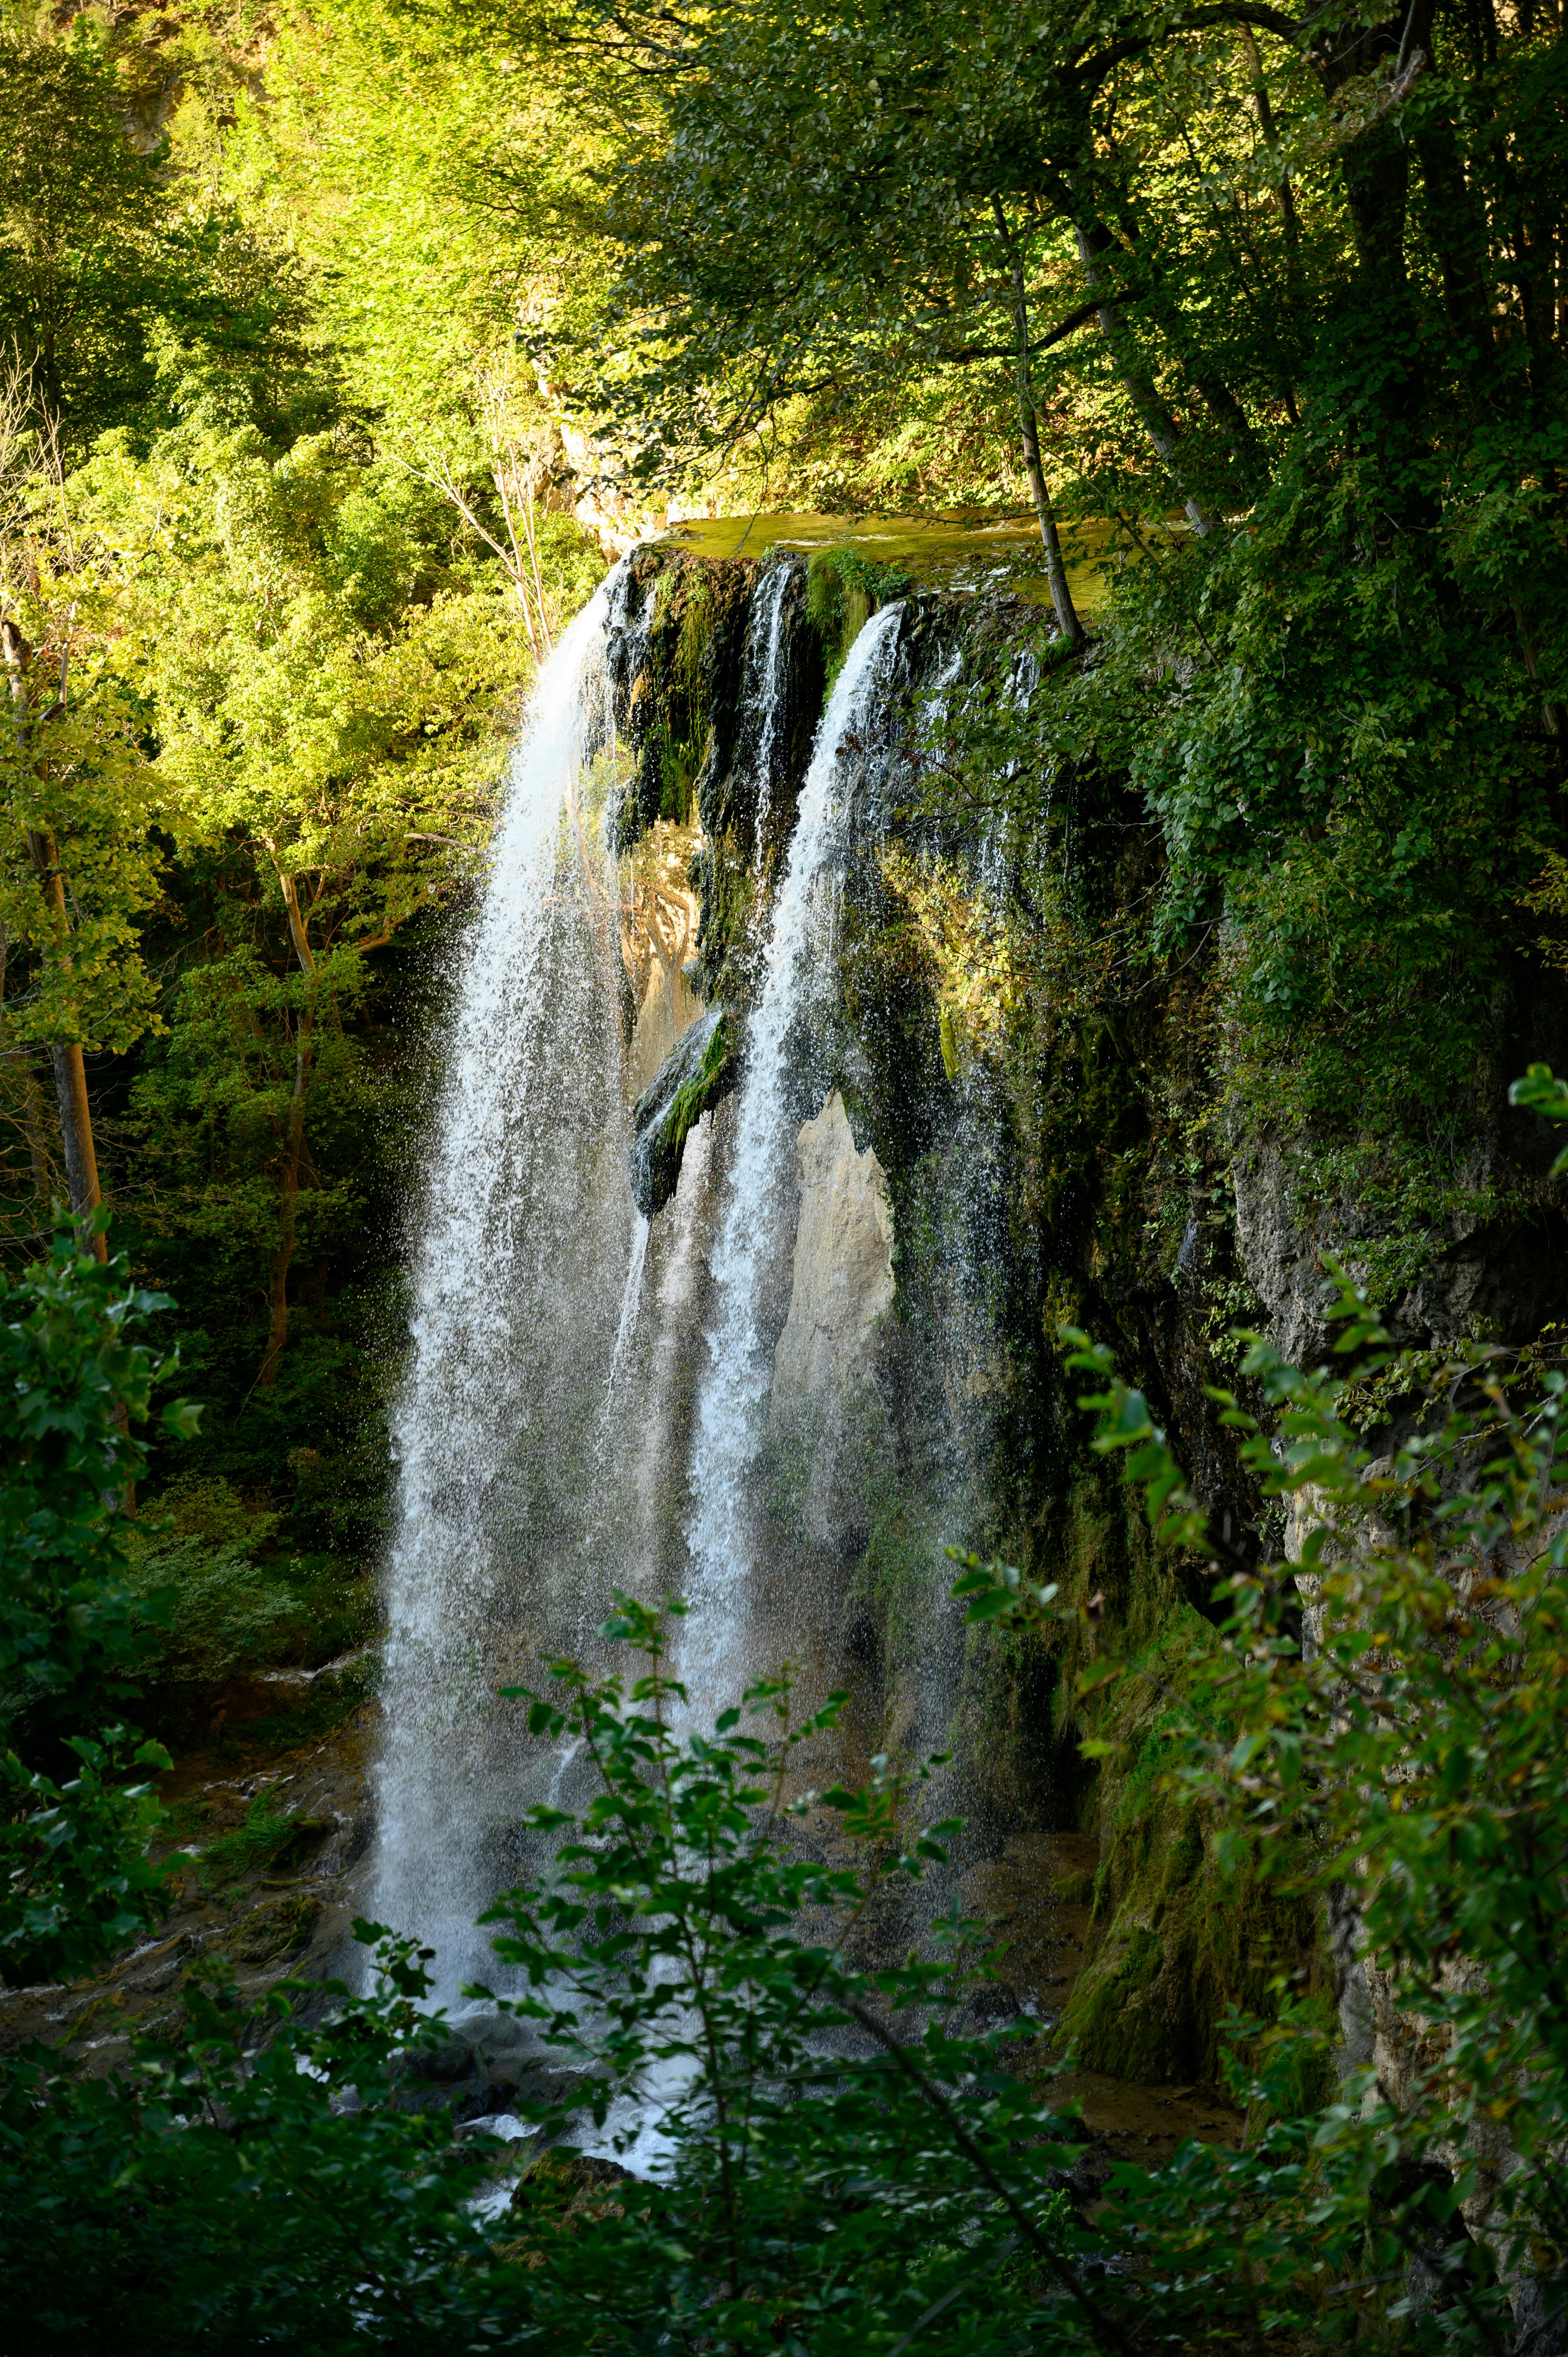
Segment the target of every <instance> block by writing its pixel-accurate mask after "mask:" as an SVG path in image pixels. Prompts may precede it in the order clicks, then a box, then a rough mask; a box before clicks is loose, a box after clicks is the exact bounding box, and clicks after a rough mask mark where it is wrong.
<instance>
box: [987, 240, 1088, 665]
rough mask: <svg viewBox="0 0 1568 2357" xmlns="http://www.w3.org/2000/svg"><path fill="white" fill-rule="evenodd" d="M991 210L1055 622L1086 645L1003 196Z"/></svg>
mask: <svg viewBox="0 0 1568 2357" xmlns="http://www.w3.org/2000/svg"><path fill="white" fill-rule="evenodd" d="M991 210H992V211H993V213H994V215H995V217H996V231H997V235H998V236H999V237H1000V238H1001V240H1002V250H1003V253H1004V254H1005V256H1006V258H1007V269H1008V274H1009V276H1010V277H1011V279H1012V282H1013V332H1014V345H1015V351H1016V354H1017V380H1018V432H1019V436H1020V438H1021V439H1022V442H1023V445H1024V471H1025V473H1026V475H1027V476H1028V478H1029V489H1030V490H1031V491H1032V492H1033V493H1034V499H1035V513H1036V515H1037V516H1038V518H1039V520H1040V540H1041V543H1042V544H1043V545H1044V548H1045V552H1046V578H1047V581H1048V582H1049V583H1050V585H1051V603H1052V605H1053V606H1054V607H1055V608H1056V612H1057V623H1058V628H1059V629H1060V630H1061V634H1062V636H1063V638H1064V639H1066V640H1067V642H1068V644H1069V646H1070V647H1073V648H1078V647H1081V646H1082V644H1083V624H1082V623H1081V622H1080V621H1079V615H1078V608H1077V607H1076V606H1075V605H1074V604H1073V601H1072V591H1071V589H1070V588H1069V587H1068V577H1067V566H1066V565H1065V563H1064V562H1063V560H1062V544H1061V536H1060V534H1059V533H1058V531H1057V520H1056V514H1055V511H1053V509H1052V507H1051V500H1050V493H1049V492H1048V491H1047V488H1046V470H1045V468H1044V467H1043V466H1042V465H1041V463H1040V418H1039V412H1038V410H1036V407H1035V393H1034V387H1033V386H1032V384H1031V383H1030V382H1029V306H1028V301H1027V298H1026V295H1025V291H1024V264H1023V258H1022V256H1021V255H1020V253H1019V252H1018V249H1017V246H1016V244H1015V242H1014V239H1013V237H1012V234H1011V232H1010V231H1009V230H1008V227H1007V216H1006V214H1005V212H1004V210H1003V208H1002V199H1001V198H1000V197H993V198H992V199H991Z"/></svg>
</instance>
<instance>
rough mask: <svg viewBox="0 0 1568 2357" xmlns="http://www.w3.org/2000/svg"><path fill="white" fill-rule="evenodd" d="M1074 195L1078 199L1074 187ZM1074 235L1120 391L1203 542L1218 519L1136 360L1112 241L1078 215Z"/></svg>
mask: <svg viewBox="0 0 1568 2357" xmlns="http://www.w3.org/2000/svg"><path fill="white" fill-rule="evenodd" d="M1074 194H1075V196H1077V195H1078V190H1077V189H1076V188H1075V189H1074ZM1073 235H1074V237H1075V238H1076V240H1077V242H1078V258H1079V263H1080V264H1081V265H1082V268H1083V274H1084V278H1085V280H1086V282H1087V284H1088V286H1089V291H1090V294H1091V295H1092V296H1094V297H1095V316H1096V317H1097V318H1098V319H1099V322H1100V332H1101V335H1102V336H1103V337H1104V339H1105V341H1106V345H1107V347H1108V349H1109V350H1110V352H1111V356H1112V360H1113V361H1114V362H1115V364H1116V373H1117V375H1118V377H1119V378H1120V379H1121V382H1122V392H1123V393H1125V394H1126V396H1127V398H1128V400H1129V401H1130V402H1131V403H1132V404H1133V411H1134V413H1135V414H1136V416H1137V419H1138V422H1139V424H1140V425H1142V426H1143V429H1144V433H1145V434H1146V435H1147V436H1148V437H1149V440H1150V441H1151V442H1152V443H1153V445H1154V447H1155V451H1156V452H1157V454H1158V456H1159V457H1160V459H1161V461H1162V463H1163V464H1164V465H1165V467H1166V468H1168V470H1169V473H1170V476H1171V479H1172V481H1173V482H1174V483H1175V485H1176V491H1177V493H1178V495H1179V497H1180V500H1181V503H1182V506H1183V507H1184V508H1185V509H1186V511H1187V522H1189V523H1190V524H1191V526H1192V528H1193V530H1194V532H1195V533H1197V535H1198V537H1199V538H1200V539H1204V538H1207V536H1208V533H1211V532H1212V531H1213V530H1214V528H1215V523H1216V522H1217V519H1216V518H1215V516H1214V515H1213V514H1212V513H1211V512H1210V511H1209V510H1208V508H1207V507H1206V506H1205V504H1204V502H1203V500H1201V499H1200V498H1199V497H1198V495H1197V490H1195V489H1194V488H1193V487H1192V486H1191V485H1190V484H1189V483H1188V482H1187V480H1186V476H1187V463H1186V457H1185V454H1184V453H1183V451H1182V448H1181V429H1180V427H1179V426H1178V425H1177V424H1176V419H1175V418H1174V417H1173V416H1172V415H1171V413H1170V411H1169V410H1168V409H1167V408H1166V406H1165V403H1164V402H1163V401H1162V400H1161V399H1160V396H1159V394H1158V393H1157V392H1156V391H1155V385H1154V381H1153V379H1152V378H1151V377H1150V376H1149V373H1148V371H1147V370H1146V369H1145V368H1144V365H1143V363H1142V361H1140V359H1139V358H1138V354H1137V350H1136V348H1135V346H1134V344H1133V336H1132V331H1131V330H1130V328H1128V325H1127V322H1126V320H1125V319H1124V318H1123V317H1122V308H1121V306H1120V304H1119V303H1118V302H1117V301H1116V299H1115V296H1114V292H1113V289H1112V280H1111V274H1110V272H1109V271H1108V270H1107V269H1106V267H1105V262H1104V253H1103V248H1104V246H1105V245H1108V244H1111V243H1112V242H1114V241H1113V240H1112V237H1111V234H1110V231H1106V230H1103V229H1102V230H1101V237H1100V239H1099V240H1098V241H1097V239H1096V238H1095V236H1094V235H1093V234H1092V233H1091V231H1090V230H1088V229H1086V228H1085V227H1084V225H1083V221H1082V220H1081V219H1079V218H1078V217H1077V216H1075V218H1074V221H1073Z"/></svg>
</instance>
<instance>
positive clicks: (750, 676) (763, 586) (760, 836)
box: [744, 559, 795, 876]
mask: <svg viewBox="0 0 1568 2357" xmlns="http://www.w3.org/2000/svg"><path fill="white" fill-rule="evenodd" d="M794 570H795V568H794V565H792V564H791V563H790V562H789V560H788V559H786V560H785V561H784V563H782V564H781V565H776V566H775V568H774V570H773V571H772V572H771V573H769V574H765V575H764V576H763V578H762V582H761V583H760V585H759V587H760V590H761V594H760V596H759V597H757V598H756V599H754V601H753V604H752V610H751V614H750V616H749V618H748V627H747V631H746V684H745V689H744V694H745V699H746V705H747V708H748V709H749V710H751V711H755V712H756V713H757V716H758V729H757V757H756V762H757V826H756V835H755V840H756V845H757V850H756V855H755V857H754V859H753V863H752V864H753V866H754V867H755V868H756V871H757V875H758V876H760V875H761V873H762V863H763V856H764V846H765V844H766V841H767V835H768V813H769V811H770V810H771V808H772V806H773V762H774V746H775V740H776V738H777V737H778V734H779V705H780V703H781V702H782V700H783V692H784V599H785V597H786V596H787V594H788V592H789V582H790V579H791V576H793V574H794Z"/></svg>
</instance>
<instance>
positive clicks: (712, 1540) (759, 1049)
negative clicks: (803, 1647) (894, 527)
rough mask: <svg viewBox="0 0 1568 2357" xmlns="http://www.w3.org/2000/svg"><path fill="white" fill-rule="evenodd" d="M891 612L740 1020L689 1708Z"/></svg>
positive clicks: (702, 1656)
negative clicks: (848, 771)
mask: <svg viewBox="0 0 1568 2357" xmlns="http://www.w3.org/2000/svg"><path fill="white" fill-rule="evenodd" d="M902 615H903V608H902V607H900V606H889V607H885V608H883V609H882V610H881V612H879V613H877V614H875V615H874V616H873V617H872V619H870V620H869V621H868V622H867V623H866V624H865V628H864V629H863V630H861V632H860V634H859V636H858V637H857V638H856V640H855V641H854V646H853V647H852V648H851V650H850V651H849V654H848V656H847V658H846V659H845V662H844V665H843V670H842V671H841V673H839V676H838V679H837V681H836V682H835V683H834V686H833V691H832V695H831V696H830V698H829V700H828V708H827V710H826V712H825V713H824V714H823V716H822V723H821V726H819V728H818V731H817V737H816V743H815V745H814V747H813V748H812V753H811V766H810V768H809V770H807V773H806V779H805V782H804V784H803V785H802V787H801V789H800V804H799V809H798V813H797V816H796V822H795V832H794V836H793V839H792V841H791V843H790V845H789V863H788V866H787V867H786V870H785V874H784V878H783V882H782V883H781V884H780V886H779V894H778V899H777V900H776V901H775V904H774V909H773V920H772V930H771V934H770V938H769V940H768V952H767V960H766V965H765V969H764V979H763V985H762V989H761V992H760V995H759V996H758V999H757V1005H756V1006H755V1008H754V1009H753V1012H752V1015H751V1017H750V1020H749V1023H748V1026H747V1052H746V1078H745V1081H744V1082H743V1084H742V1089H741V1098H740V1109H739V1116H738V1119H737V1122H736V1135H735V1143H734V1147H733V1152H732V1156H731V1161H730V1181H729V1192H728V1198H727V1200H726V1202H725V1210H724V1215H723V1221H722V1224H721V1227H720V1232H719V1235H718V1240H717V1243H716V1244H715V1246H714V1254H713V1259H712V1273H713V1278H714V1287H715V1292H716V1297H717V1300H716V1308H717V1316H716V1318H715V1320H714V1325H713V1327H712V1329H711V1330H710V1332H709V1335H708V1338H707V1340H708V1351H709V1363H708V1368H707V1374H706V1380H705V1382H704V1383H703V1390H702V1394H701V1399H700V1403H699V1406H698V1411H697V1430H696V1437H695V1449H694V1455H693V1464H692V1470H691V1489H692V1500H693V1504H692V1512H691V1518H690V1522H689V1524H688V1529H687V1539H688V1544H689V1546H690V1550H691V1577H690V1581H689V1585H688V1589H687V1596H688V1601H689V1602H690V1604H691V1606H692V1608H693V1609H692V1617H691V1619H690V1620H689V1621H688V1622H687V1624H686V1627H685V1629H684V1631H683V1632H682V1674H683V1675H684V1677H685V1678H686V1681H687V1684H688V1686H689V1688H690V1689H691V1692H692V1697H693V1709H694V1711H695V1714H696V1716H697V1717H698V1718H699V1720H700V1719H701V1718H702V1717H703V1716H704V1715H705V1714H706V1713H707V1712H709V1711H710V1710H711V1709H712V1708H713V1707H714V1706H723V1705H725V1704H727V1703H728V1702H730V1701H732V1700H735V1699H737V1698H738V1693H739V1689H740V1686H741V1685H742V1684H744V1683H745V1680H746V1671H747V1669H748V1667H749V1666H751V1665H749V1664H747V1663H746V1661H745V1652H746V1643H745V1618H746V1608H745V1599H744V1596H743V1594H742V1592H741V1591H742V1588H743V1586H744V1581H745V1577H746V1572H747V1570H748V1569H749V1567H750V1565H749V1559H748V1544H747V1535H746V1534H747V1524H748V1515H747V1512H746V1494H745V1493H746V1477H747V1474H748V1472H749V1470H750V1469H751V1465H752V1462H753V1458H754V1456H755V1453H756V1448H757V1437H758V1423H759V1412H760V1408H761V1404H762V1401H763V1398H764V1396H765V1394H767V1392H768V1387H769V1383H770V1381H771V1373H772V1369H771V1361H770V1356H769V1353H768V1347H767V1339H766V1337H765V1335H764V1333H763V1332H762V1331H761V1330H760V1324H759V1318H758V1289H759V1283H760V1279H761V1276H762V1274H763V1266H764V1259H765V1255H766V1254H767V1253H768V1250H769V1248H770V1247H771V1246H772V1245H773V1243H775V1241H776V1239H777V1235H778V1232H779V1222H780V1215H781V1211H782V1202H781V1198H782V1197H783V1196H784V1195H785V1193H786V1191H787V1188H788V1181H789V1168H788V1157H789V1150H790V1148H791V1146H792V1145H793V1140H794V1131H793V1126H792V1125H791V1122H790V1119H789V1104H788V1101H787V1088H786V1084H787V1080H788V1072H789V1049H790V1045H791V1035H792V1034H793V1033H794V1031H795V1029H796V1027H797V1023H798V1021H799V1018H800V1015H801V1013H802V1009H803V1006H804V1005H805V1003H806V1001H807V998H808V996H809V993H810V987H811V980H812V973H811V968H812V964H813V961H812V959H811V955H810V952H811V947H812V945H813V941H814V937H815V934H816V931H817V927H818V921H819V910H818V907H817V901H818V898H819V889H818V888H819V886H820V884H821V882H822V879H823V872H824V869H825V868H826V867H827V866H829V865H830V863H831V862H832V858H833V856H834V854H835V853H836V852H837V851H838V849H839V848H840V836H841V834H842V831H843V802H842V798H841V791H840V789H841V784H842V770H843V754H844V752H845V750H846V748H847V746H848V744H849V743H850V742H851V741H853V740H854V739H856V738H858V737H859V735H860V734H861V732H862V731H864V730H865V727H866V725H867V722H868V719H869V716H870V714H871V711H872V709H873V705H874V703H875V698H876V696H877V694H878V693H879V691H880V689H881V688H882V686H883V685H884V683H885V673H886V661H887V658H888V656H889V654H890V652H891V650H892V647H893V645H894V642H895V641H896V640H897V633H898V629H899V625H900V622H901V619H902ZM731 1687H733V1688H734V1689H735V1692H734V1693H732V1692H731V1691H730V1690H729V1689H730V1688H731ZM721 1689H722V1691H721Z"/></svg>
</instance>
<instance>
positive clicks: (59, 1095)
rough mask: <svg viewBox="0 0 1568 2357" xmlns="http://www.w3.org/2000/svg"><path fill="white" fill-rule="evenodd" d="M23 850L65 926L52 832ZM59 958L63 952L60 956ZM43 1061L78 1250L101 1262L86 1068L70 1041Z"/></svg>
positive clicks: (103, 1248)
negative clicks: (93, 1226)
mask: <svg viewBox="0 0 1568 2357" xmlns="http://www.w3.org/2000/svg"><path fill="white" fill-rule="evenodd" d="M27 848H28V850H29V851H30V852H31V853H32V856H33V865H34V866H35V867H36V868H37V869H38V877H39V880H40V882H41V883H42V885H43V893H44V901H45V905H46V906H47V907H48V909H49V911H50V913H51V914H52V915H53V916H54V917H56V918H57V919H58V920H59V927H60V931H61V932H62V934H63V932H64V931H65V923H66V912H65V881H64V878H63V877H62V876H61V875H60V870H59V854H58V852H57V850H56V848H55V840H54V837H53V835H52V834H29V835H28V837H27ZM62 954H63V952H62ZM48 1045H49V1062H50V1063H51V1064H52V1065H53V1067H54V1076H55V1098H56V1102H57V1103H58V1104H59V1133H60V1144H61V1145H62V1146H63V1147H64V1148H65V1175H66V1181H67V1184H68V1185H69V1187H70V1208H71V1211H73V1212H74V1214H75V1216H76V1221H77V1224H78V1227H79V1228H80V1230H81V1242H82V1248H83V1250H84V1251H87V1252H91V1254H94V1256H95V1257H96V1258H97V1259H99V1260H101V1261H106V1260H107V1259H108V1257H109V1246H108V1243H107V1242H106V1240H105V1239H104V1238H103V1237H102V1235H90V1234H89V1233H88V1227H87V1223H88V1222H89V1221H90V1220H91V1217H92V1214H93V1212H94V1211H96V1210H97V1209H98V1206H99V1204H100V1203H101V1202H102V1200H103V1197H102V1192H101V1190H100V1189H99V1185H98V1154H97V1149H96V1147H95V1146H94V1143H93V1137H92V1108H91V1105H90V1104H89V1103H88V1100H87V1066H86V1064H85V1062H84V1061H83V1060H82V1053H81V1044H80V1042H79V1041H77V1040H75V1039H51V1040H50V1041H49V1043H48Z"/></svg>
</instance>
